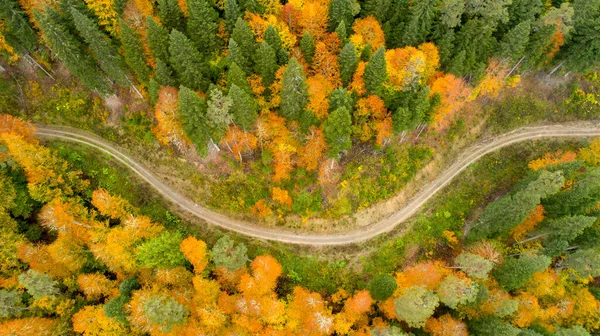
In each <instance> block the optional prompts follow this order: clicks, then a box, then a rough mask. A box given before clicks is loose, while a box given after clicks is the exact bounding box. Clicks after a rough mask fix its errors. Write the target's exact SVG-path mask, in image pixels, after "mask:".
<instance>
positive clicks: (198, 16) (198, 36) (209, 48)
mask: <svg viewBox="0 0 600 336" xmlns="http://www.w3.org/2000/svg"><path fill="white" fill-rule="evenodd" d="M218 21H219V13H218V12H217V11H216V10H215V8H214V7H213V5H212V1H209V0H188V23H187V32H188V36H189V37H190V39H191V40H192V41H193V42H194V45H195V46H196V48H197V49H198V51H200V52H201V53H202V54H204V55H210V54H212V53H214V52H215V51H217V50H218V48H219V43H218V39H217V32H218V30H219V22H218Z"/></svg>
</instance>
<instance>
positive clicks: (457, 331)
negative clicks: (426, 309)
mask: <svg viewBox="0 0 600 336" xmlns="http://www.w3.org/2000/svg"><path fill="white" fill-rule="evenodd" d="M425 331H427V332H430V333H431V334H432V335H433V336H468V335H469V332H468V330H467V325H466V324H465V323H464V322H461V321H459V320H456V319H454V318H452V316H450V315H449V314H445V315H442V316H440V317H439V318H435V317H430V318H429V319H427V322H425Z"/></svg>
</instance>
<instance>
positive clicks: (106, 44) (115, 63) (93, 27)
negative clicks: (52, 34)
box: [71, 8, 130, 86]
mask: <svg viewBox="0 0 600 336" xmlns="http://www.w3.org/2000/svg"><path fill="white" fill-rule="evenodd" d="M71 15H73V22H75V26H76V27H77V31H79V34H80V35H81V36H82V37H83V39H84V40H85V42H86V43H87V44H88V46H89V48H90V51H91V52H92V55H94V57H95V58H96V61H97V62H98V64H100V68H101V69H102V70H103V71H104V73H106V75H107V76H108V77H109V78H110V79H112V80H114V81H115V82H117V84H119V85H120V86H127V85H129V84H130V82H129V79H128V78H127V72H126V70H125V62H124V61H123V58H122V57H121V55H119V52H118V50H117V47H116V46H115V45H114V44H113V43H112V41H111V39H110V38H109V37H108V36H106V34H104V33H103V32H102V31H101V30H100V28H99V27H98V25H97V24H96V23H95V22H94V21H92V19H90V18H89V17H87V16H85V15H83V14H81V12H79V11H78V10H77V9H75V8H71Z"/></svg>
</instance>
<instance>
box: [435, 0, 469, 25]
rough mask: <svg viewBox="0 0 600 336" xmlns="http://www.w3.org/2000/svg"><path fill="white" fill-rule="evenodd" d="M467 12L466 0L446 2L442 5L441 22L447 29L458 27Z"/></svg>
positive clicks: (449, 0) (447, 0)
mask: <svg viewBox="0 0 600 336" xmlns="http://www.w3.org/2000/svg"><path fill="white" fill-rule="evenodd" d="M464 12H465V0H445V1H442V3H441V5H440V21H441V23H442V24H443V25H444V26H445V27H447V28H454V27H458V26H460V24H461V17H462V14H463V13H464Z"/></svg>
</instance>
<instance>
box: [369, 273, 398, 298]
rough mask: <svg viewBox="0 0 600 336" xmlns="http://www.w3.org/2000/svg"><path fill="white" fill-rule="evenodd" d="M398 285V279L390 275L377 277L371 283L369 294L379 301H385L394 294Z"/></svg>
mask: <svg viewBox="0 0 600 336" xmlns="http://www.w3.org/2000/svg"><path fill="white" fill-rule="evenodd" d="M397 287H398V285H397V284H396V279H394V277H393V276H391V275H389V274H380V275H377V276H375V277H374V278H373V280H371V282H370V283H369V293H371V297H372V298H373V299H375V300H377V301H385V300H387V299H388V298H389V297H390V296H392V295H393V294H394V292H395V291H396V288H397Z"/></svg>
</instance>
